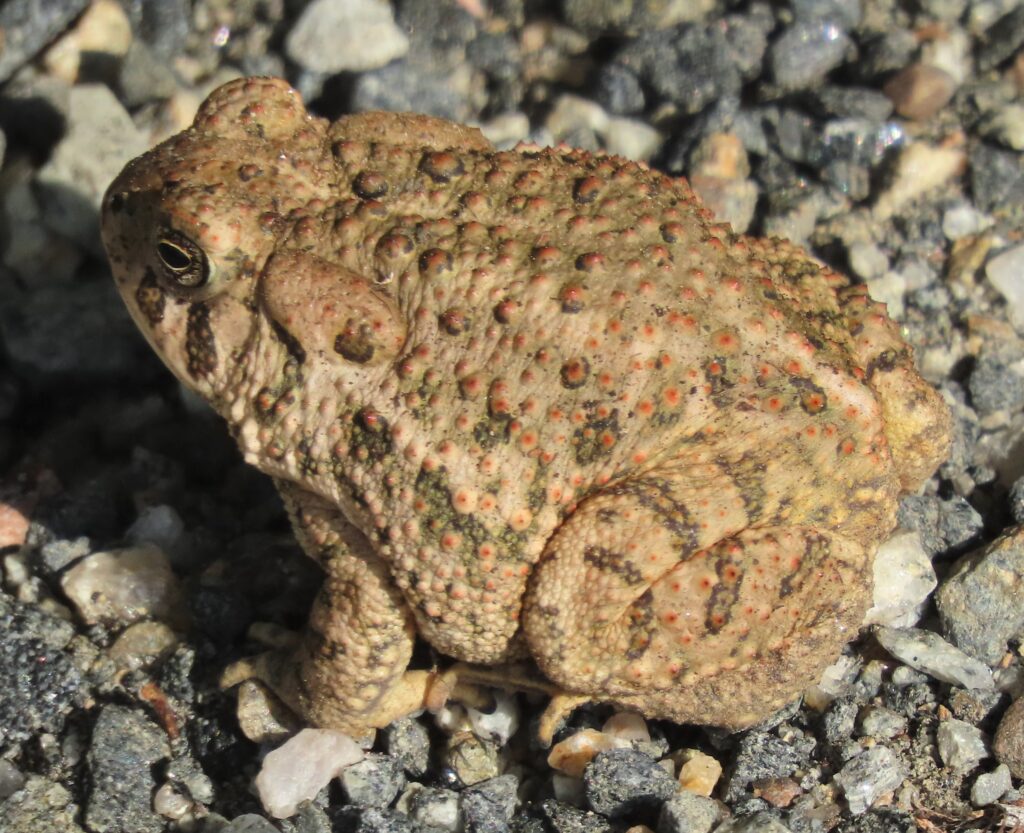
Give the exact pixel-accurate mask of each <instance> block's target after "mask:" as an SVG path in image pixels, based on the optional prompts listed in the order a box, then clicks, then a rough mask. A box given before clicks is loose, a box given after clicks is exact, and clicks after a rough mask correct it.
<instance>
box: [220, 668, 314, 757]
mask: <svg viewBox="0 0 1024 833" xmlns="http://www.w3.org/2000/svg"><path fill="white" fill-rule="evenodd" d="M236 692H237V694H236V696H237V698H238V702H237V705H236V706H235V716H236V718H237V719H238V726H239V728H240V729H241V730H242V734H243V735H245V736H246V737H247V738H249V740H251V741H252V742H253V743H281V742H282V741H284V740H285V739H286V738H287V737H289V736H290V735H293V734H294V733H295V732H297V731H298V730H299V729H301V728H302V725H301V724H300V723H299V722H298V720H297V718H296V717H295V715H294V714H292V712H291V710H290V709H288V708H287V707H286V706H285V705H284V704H283V703H281V701H280V700H278V699H277V698H276V697H275V696H274V695H273V694H271V693H270V692H269V691H268V690H267V689H266V688H265V687H264V686H262V685H260V684H259V683H257V682H256V681H255V680H245V681H244V682H243V683H241V685H239V686H238V688H237V689H236Z"/></svg>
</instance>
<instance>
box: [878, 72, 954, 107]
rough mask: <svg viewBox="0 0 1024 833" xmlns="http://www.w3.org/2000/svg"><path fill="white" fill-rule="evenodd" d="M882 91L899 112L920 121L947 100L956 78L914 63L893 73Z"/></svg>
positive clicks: (943, 104)
mask: <svg viewBox="0 0 1024 833" xmlns="http://www.w3.org/2000/svg"><path fill="white" fill-rule="evenodd" d="M882 90H883V91H884V92H885V94H886V95H887V96H889V100H890V101H892V105H893V107H894V108H895V109H896V112H897V113H898V114H899V115H901V116H903V117H904V118H907V119H913V120H914V121H924V120H926V119H930V118H931V117H932V116H934V115H935V114H936V113H937V112H939V110H941V109H942V108H943V107H945V106H946V105H947V104H948V103H949V101H950V99H952V98H953V93H955V92H956V81H955V80H954V79H953V78H952V76H950V75H949V73H947V72H945V71H943V70H941V69H939V68H938V67H934V66H929V65H927V64H921V63H916V64H911V65H910V66H908V67H906V68H905V69H903V70H902V71H900V72H898V73H896V75H894V76H893V77H892V78H890V79H889V80H888V81H887V82H886V84H885V86H884V87H883V88H882Z"/></svg>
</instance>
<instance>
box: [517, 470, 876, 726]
mask: <svg viewBox="0 0 1024 833" xmlns="http://www.w3.org/2000/svg"><path fill="white" fill-rule="evenodd" d="M701 504H704V505H703V507H701ZM701 508H703V514H704V517H706V519H707V522H706V523H702V522H701V517H700V516H701V512H700V511H699V509H701ZM730 514H731V515H732V519H731V521H730V518H729V516H730ZM740 514H742V513H739V512H736V511H735V510H734V511H733V512H732V513H730V512H728V511H726V510H721V511H719V510H718V508H717V507H716V506H715V505H714V503H713V502H712V503H710V504H709V503H708V502H707V501H705V500H703V499H701V497H700V495H699V492H698V491H697V490H696V489H695V488H693V485H692V480H689V481H688V480H686V479H684V478H673V477H666V478H657V477H649V478H647V479H645V480H642V481H639V482H634V483H631V484H625V485H623V486H620V487H617V488H614V489H612V490H610V491H608V492H605V493H601V494H598V495H595V496H594V497H592V498H590V499H589V500H587V501H586V502H585V503H583V504H581V505H580V507H579V508H578V510H577V511H576V512H575V513H574V514H573V515H572V516H571V517H570V518H569V519H568V520H567V522H566V523H565V524H564V526H563V527H562V528H561V529H560V530H559V532H558V533H557V534H556V535H555V536H554V537H553V538H552V540H551V542H550V543H549V545H548V548H547V550H546V551H545V553H544V556H543V557H542V560H541V562H540V564H539V565H538V567H537V570H536V572H535V575H534V578H533V581H532V584H531V588H530V593H529V596H528V598H527V603H526V611H525V619H524V630H525V633H526V636H527V640H528V642H529V645H530V648H531V650H532V652H533V654H534V657H535V658H536V661H537V663H538V665H539V666H540V668H541V669H542V670H543V671H544V673H545V674H546V675H547V676H549V677H550V678H551V679H552V680H554V681H555V682H556V683H558V684H559V685H561V686H562V687H563V688H564V689H565V691H566V692H567V693H570V694H572V693H579V694H585V695H589V697H590V699H592V700H594V701H600V702H611V703H615V704H617V705H619V706H621V707H625V708H634V709H636V710H638V711H641V712H643V713H644V714H646V715H648V716H651V717H662V718H667V719H671V720H675V721H678V722H695V723H701V724H712V725H718V726H724V727H726V728H730V729H739V728H742V727H745V726H748V725H750V724H752V723H754V722H756V721H757V720H759V719H761V718H762V717H764V716H766V715H768V714H770V713H771V712H772V711H773V710H775V709H776V708H778V707H780V706H781V705H783V704H785V703H786V702H787V701H788V700H791V699H792V698H793V697H795V696H797V695H798V694H799V693H800V691H801V690H802V688H803V687H805V686H806V685H807V684H809V683H811V682H813V681H814V680H816V679H817V678H818V676H820V673H821V671H822V670H823V669H824V667H825V666H826V665H827V664H828V663H829V662H831V661H832V660H833V659H834V658H835V657H836V655H838V653H839V651H840V648H841V646H842V645H843V644H845V643H846V642H848V641H849V640H850V639H851V638H853V636H855V635H856V630H857V627H858V625H859V623H860V620H861V619H862V617H863V612H864V608H865V607H866V603H867V593H868V591H867V588H869V587H870V578H869V575H868V574H867V571H868V564H867V559H866V557H865V553H864V550H863V548H862V547H861V546H860V545H859V544H857V543H855V542H852V541H849V540H845V539H843V538H840V537H838V536H836V535H834V534H830V533H829V532H827V531H819V530H816V529H814V528H811V527H806V526H779V525H776V526H773V527H765V528H742V527H741V528H737V527H736V525H735V521H736V518H737V516H738V515H740Z"/></svg>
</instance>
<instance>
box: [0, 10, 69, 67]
mask: <svg viewBox="0 0 1024 833" xmlns="http://www.w3.org/2000/svg"><path fill="white" fill-rule="evenodd" d="M88 5H89V0H50V2H47V3H40V2H39V0H11V2H7V3H4V4H3V5H2V6H0V32H3V33H4V43H3V49H0V82H3V81H6V80H7V79H8V78H10V77H11V76H12V75H13V74H14V72H15V70H17V69H18V68H19V67H21V66H23V65H24V64H26V63H28V61H30V60H31V59H32V58H33V57H34V56H35V54H36V53H37V52H38V51H39V50H40V49H42V48H43V47H44V46H45V45H46V44H48V43H49V42H50V41H52V40H53V39H54V37H56V36H57V35H59V34H60V33H61V32H62V31H64V29H65V27H66V26H67V25H68V24H69V23H70V22H71V21H72V20H74V19H75V16H76V15H78V14H79V12H81V11H82V10H83V9H85V8H86V7H87V6H88Z"/></svg>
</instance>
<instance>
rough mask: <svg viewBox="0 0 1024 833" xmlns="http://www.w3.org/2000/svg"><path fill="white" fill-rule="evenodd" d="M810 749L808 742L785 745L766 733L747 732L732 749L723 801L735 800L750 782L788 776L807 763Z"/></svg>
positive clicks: (810, 743)
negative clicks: (733, 754) (733, 756)
mask: <svg viewBox="0 0 1024 833" xmlns="http://www.w3.org/2000/svg"><path fill="white" fill-rule="evenodd" d="M813 748H814V740H813V739H812V738H800V739H797V740H795V741H793V742H791V743H787V742H786V741H784V740H782V739H781V738H779V737H777V736H776V735H773V734H770V733H767V732H748V733H747V734H746V735H744V736H743V737H742V738H741V739H740V742H739V744H738V746H737V748H736V753H735V758H734V761H733V765H732V768H731V770H730V771H729V773H728V775H727V778H726V783H725V789H724V795H723V797H724V799H725V801H727V802H730V803H731V802H734V801H737V800H739V799H740V798H741V797H743V795H744V793H745V792H746V791H747V788H748V787H749V786H750V784H751V783H753V782H754V781H759V780H761V779H764V778H782V777H784V776H786V775H791V774H792V773H793V772H794V771H795V770H796V768H797V767H799V766H801V765H802V764H803V763H805V762H806V761H807V760H808V758H809V756H810V754H811V751H812V750H813Z"/></svg>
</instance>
